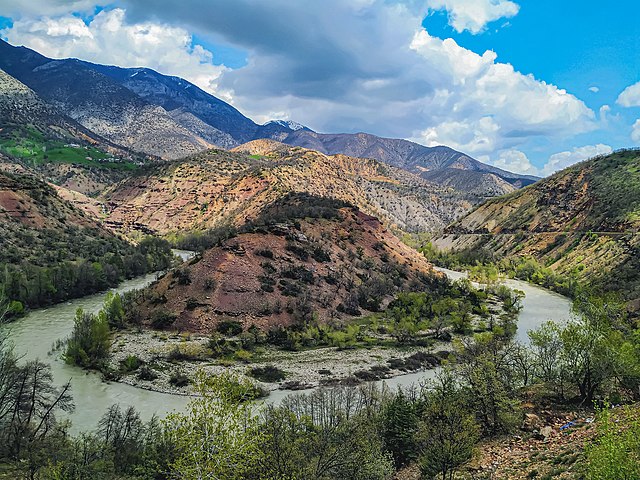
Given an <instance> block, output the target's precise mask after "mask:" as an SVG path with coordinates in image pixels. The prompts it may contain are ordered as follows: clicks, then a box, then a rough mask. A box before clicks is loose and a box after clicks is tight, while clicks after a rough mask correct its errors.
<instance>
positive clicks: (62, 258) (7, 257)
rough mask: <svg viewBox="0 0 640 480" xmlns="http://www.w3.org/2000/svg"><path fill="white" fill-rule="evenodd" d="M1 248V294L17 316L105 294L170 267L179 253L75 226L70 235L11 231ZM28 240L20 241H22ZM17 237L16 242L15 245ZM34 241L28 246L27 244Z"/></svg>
mask: <svg viewBox="0 0 640 480" xmlns="http://www.w3.org/2000/svg"><path fill="white" fill-rule="evenodd" d="M6 233H7V235H5V236H4V238H3V239H2V240H0V245H6V248H4V249H3V250H2V253H1V254H0V290H1V291H4V292H5V295H6V296H7V297H8V298H9V299H11V301H12V302H13V304H12V306H11V310H12V313H14V315H18V314H20V313H22V311H23V306H27V307H30V308H35V307H41V306H46V305H51V304H54V303H58V302H62V301H64V300H68V299H70V298H78V297H82V296H85V295H89V294H92V293H96V292H100V291H104V290H106V289H108V288H110V287H114V286H116V285H118V283H120V282H121V281H123V280H124V279H128V278H133V277H136V276H139V275H142V274H144V273H148V272H152V271H158V270H163V269H166V268H168V267H169V266H170V265H171V263H172V261H173V253H172V252H171V249H170V246H169V244H168V243H167V242H166V241H164V240H159V239H156V238H153V237H148V238H146V239H144V240H142V241H141V242H140V243H139V244H138V245H136V246H134V245H131V244H128V243H127V242H125V241H124V240H122V239H120V238H118V237H115V236H113V237H111V236H105V235H103V234H100V233H98V232H94V231H91V230H88V229H81V228H78V227H74V226H69V227H67V228H66V229H65V230H64V231H62V232H60V231H58V230H43V231H41V232H38V234H37V236H36V235H34V234H32V233H30V232H28V231H26V230H17V231H15V232H6ZM18 238H22V239H23V240H22V241H20V242H18V241H17V239H18ZM13 239H16V240H15V241H14V240H13ZM25 242H28V243H25Z"/></svg>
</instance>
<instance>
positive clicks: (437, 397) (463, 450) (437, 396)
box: [416, 369, 480, 480]
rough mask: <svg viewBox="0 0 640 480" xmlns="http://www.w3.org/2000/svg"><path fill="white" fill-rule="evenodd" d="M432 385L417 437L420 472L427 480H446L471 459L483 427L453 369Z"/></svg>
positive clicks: (442, 373) (441, 374) (441, 375)
mask: <svg viewBox="0 0 640 480" xmlns="http://www.w3.org/2000/svg"><path fill="white" fill-rule="evenodd" d="M431 386H432V388H431V390H430V392H429V395H428V397H427V401H426V405H425V410H424V413H423V416H422V419H421V422H420V428H419V431H418V434H417V437H416V438H417V441H418V444H419V445H420V457H419V465H420V471H421V472H422V475H423V476H424V477H425V478H437V477H440V478H441V479H442V480H447V479H452V478H453V474H454V472H455V470H456V469H457V468H458V467H459V466H460V465H462V464H464V463H465V462H467V461H468V460H469V459H470V458H471V455H472V454H473V449H474V447H475V444H476V442H477V441H478V439H479V434H480V428H479V426H478V424H477V423H476V421H475V419H474V417H473V414H472V413H470V412H469V411H468V410H467V408H466V406H465V399H464V391H463V389H462V387H461V386H460V385H459V384H458V382H457V381H456V380H455V373H454V372H453V371H452V370H449V369H445V370H443V371H442V372H441V373H440V374H439V375H438V376H437V378H436V380H435V381H434V382H433V384H432V385H431Z"/></svg>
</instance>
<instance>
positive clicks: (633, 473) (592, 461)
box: [585, 407, 640, 480]
mask: <svg viewBox="0 0 640 480" xmlns="http://www.w3.org/2000/svg"><path fill="white" fill-rule="evenodd" d="M623 418H625V419H627V421H626V422H624V423H623V424H619V423H617V421H616V420H615V419H614V414H613V412H612V411H611V410H610V408H608V407H605V408H604V409H602V410H600V411H599V412H598V416H597V433H598V434H597V437H596V440H595V441H594V442H593V443H591V444H590V445H588V446H587V447H586V449H585V451H586V454H587V463H588V468H587V469H588V478H589V479H590V480H614V479H615V480H634V479H637V478H640V421H639V420H638V419H637V417H635V416H634V415H633V414H632V412H631V411H630V410H629V409H627V410H626V412H625V415H623Z"/></svg>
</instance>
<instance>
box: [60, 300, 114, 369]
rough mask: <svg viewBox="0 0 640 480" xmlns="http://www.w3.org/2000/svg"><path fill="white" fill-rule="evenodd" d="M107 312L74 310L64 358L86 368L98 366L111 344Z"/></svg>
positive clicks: (107, 354) (106, 355)
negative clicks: (71, 328) (74, 314)
mask: <svg viewBox="0 0 640 480" xmlns="http://www.w3.org/2000/svg"><path fill="white" fill-rule="evenodd" d="M110 338H111V337H110V332H109V322H108V318H107V314H106V313H105V312H104V311H100V313H98V314H97V315H94V314H91V313H86V312H83V311H82V309H81V308H79V309H78V310H77V311H76V317H75V319H74V327H73V332H72V334H71V337H70V338H69V339H68V340H67V348H66V351H65V353H64V358H65V360H66V361H67V363H72V364H75V365H79V366H81V367H86V368H99V367H101V366H102V365H103V364H104V362H105V360H106V359H107V358H108V357H109V347H110V344H111V340H110Z"/></svg>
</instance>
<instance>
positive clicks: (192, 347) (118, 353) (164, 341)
mask: <svg viewBox="0 0 640 480" xmlns="http://www.w3.org/2000/svg"><path fill="white" fill-rule="evenodd" d="M208 342H209V337H206V336H197V335H184V334H171V333H165V332H154V331H121V332H118V333H116V335H115V336H114V341H113V346H112V349H111V352H112V357H111V361H110V367H111V369H112V370H113V371H115V370H122V365H123V363H124V362H125V361H126V359H127V358H128V357H130V356H135V357H136V358H137V359H139V360H141V362H142V364H143V365H147V366H148V367H150V368H151V369H152V370H153V373H154V375H157V378H155V379H153V380H145V379H143V378H141V375H140V367H138V368H136V369H135V370H134V371H131V372H125V373H123V374H122V375H121V376H120V377H119V378H118V381H119V382H122V383H125V384H128V385H132V386H135V387H138V388H144V389H146V390H152V391H157V392H163V393H171V394H179V395H188V394H190V393H191V392H192V389H191V386H190V385H184V386H181V387H179V386H176V385H174V384H172V383H171V378H172V376H173V377H174V378H176V377H177V376H178V375H183V376H185V377H187V378H190V377H193V374H194V373H195V372H196V371H197V370H198V369H201V370H203V371H204V372H206V373H207V374H208V375H216V374H221V373H224V372H229V373H232V374H235V375H238V376H239V377H246V378H249V379H251V380H252V381H253V382H255V383H256V384H257V385H258V386H260V387H261V388H262V389H263V390H265V391H266V392H270V391H274V390H306V389H310V388H315V387H318V386H331V385H356V384H358V383H362V382H364V381H371V380H383V379H389V378H393V377H398V376H401V375H406V374H407V373H415V372H419V371H424V370H429V369H432V368H434V367H436V366H438V365H439V364H440V363H441V362H442V360H443V359H444V358H446V357H447V356H448V354H449V351H450V350H451V348H452V345H451V343H450V342H437V343H435V344H434V345H433V346H431V347H416V346H407V347H402V348H398V347H382V346H372V347H368V348H353V349H339V348H336V347H323V348H316V349H307V350H302V351H298V352H290V351H284V350H281V349H276V348H273V347H266V348H263V349H261V350H260V351H259V352H258V353H256V354H254V356H253V357H252V358H251V360H247V361H239V360H235V361H230V360H225V359H213V358H204V357H202V358H197V359H196V358H193V359H188V358H179V359H177V358H172V357H175V356H176V355H175V354H172V352H176V351H180V352H191V355H204V356H206V354H207V350H208V347H207V345H208ZM265 367H277V368H278V369H279V370H280V371H282V372H284V375H285V378H284V379H281V380H278V381H274V382H265V381H260V380H257V379H256V378H254V377H252V376H251V373H250V372H251V370H252V369H264V368H265Z"/></svg>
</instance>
